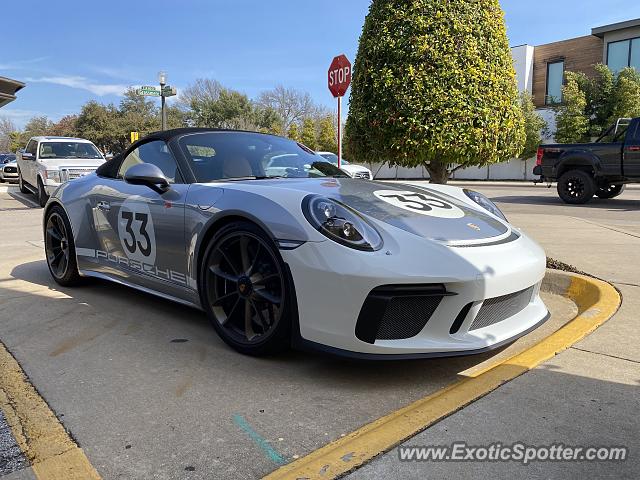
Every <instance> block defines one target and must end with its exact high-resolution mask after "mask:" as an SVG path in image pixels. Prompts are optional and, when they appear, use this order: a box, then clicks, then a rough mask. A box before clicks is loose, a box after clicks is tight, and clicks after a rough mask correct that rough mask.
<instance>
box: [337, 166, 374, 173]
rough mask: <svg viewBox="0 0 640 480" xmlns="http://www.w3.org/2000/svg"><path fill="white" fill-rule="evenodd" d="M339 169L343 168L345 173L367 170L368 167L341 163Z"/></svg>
mask: <svg viewBox="0 0 640 480" xmlns="http://www.w3.org/2000/svg"><path fill="white" fill-rule="evenodd" d="M340 169H341V170H344V171H345V172H347V173H356V172H368V171H369V169H368V168H367V167H363V166H362V165H352V164H349V165H342V166H341V167H340Z"/></svg>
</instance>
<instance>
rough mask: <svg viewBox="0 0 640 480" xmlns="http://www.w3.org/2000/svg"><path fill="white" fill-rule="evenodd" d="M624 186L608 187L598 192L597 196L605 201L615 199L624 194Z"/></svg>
mask: <svg viewBox="0 0 640 480" xmlns="http://www.w3.org/2000/svg"><path fill="white" fill-rule="evenodd" d="M624 187H625V186H624V185H607V186H605V187H601V188H599V189H598V190H596V196H597V197H598V198H602V199H603V200H606V199H609V198H615V197H617V196H618V195H620V194H621V193H622V192H624Z"/></svg>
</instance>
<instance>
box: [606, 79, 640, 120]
mask: <svg viewBox="0 0 640 480" xmlns="http://www.w3.org/2000/svg"><path fill="white" fill-rule="evenodd" d="M609 99H610V100H609V105H610V112H608V113H610V116H609V121H608V122H607V123H608V124H611V123H613V122H615V121H616V120H617V119H618V118H635V117H640V72H638V71H637V70H636V69H635V68H625V69H623V70H621V71H620V72H619V73H618V75H617V76H616V77H615V82H614V85H613V89H612V91H611V94H610V96H609Z"/></svg>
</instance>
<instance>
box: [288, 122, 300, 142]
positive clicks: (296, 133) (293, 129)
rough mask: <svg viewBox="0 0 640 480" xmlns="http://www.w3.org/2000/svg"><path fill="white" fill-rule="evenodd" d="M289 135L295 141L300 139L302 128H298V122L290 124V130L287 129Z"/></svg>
mask: <svg viewBox="0 0 640 480" xmlns="http://www.w3.org/2000/svg"><path fill="white" fill-rule="evenodd" d="M287 137H288V138H290V139H291V140H293V141H295V142H299V141H300V129H299V128H298V125H297V124H295V123H292V124H291V125H290V126H289V130H287Z"/></svg>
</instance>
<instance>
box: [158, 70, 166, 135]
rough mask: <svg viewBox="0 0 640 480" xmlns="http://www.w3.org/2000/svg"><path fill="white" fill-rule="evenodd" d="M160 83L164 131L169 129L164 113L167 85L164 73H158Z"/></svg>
mask: <svg viewBox="0 0 640 480" xmlns="http://www.w3.org/2000/svg"><path fill="white" fill-rule="evenodd" d="M158 81H159V82H160V102H161V105H162V110H161V116H162V130H166V129H167V117H166V115H165V111H164V101H165V98H164V92H163V90H164V86H165V85H166V84H167V74H166V72H164V71H160V72H158Z"/></svg>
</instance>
